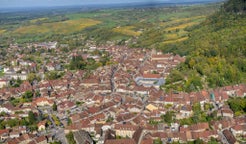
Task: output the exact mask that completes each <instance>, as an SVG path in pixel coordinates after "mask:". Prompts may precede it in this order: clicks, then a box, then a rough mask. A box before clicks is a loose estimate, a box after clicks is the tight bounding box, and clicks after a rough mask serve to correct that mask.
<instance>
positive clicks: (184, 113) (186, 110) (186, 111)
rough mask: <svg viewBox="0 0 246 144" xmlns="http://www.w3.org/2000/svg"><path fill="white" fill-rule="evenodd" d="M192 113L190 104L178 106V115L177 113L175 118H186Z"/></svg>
mask: <svg viewBox="0 0 246 144" xmlns="http://www.w3.org/2000/svg"><path fill="white" fill-rule="evenodd" d="M192 114H193V111H192V108H191V106H190V105H184V106H181V108H180V115H179V116H178V115H177V119H183V118H188V117H190V116H191V115H192Z"/></svg>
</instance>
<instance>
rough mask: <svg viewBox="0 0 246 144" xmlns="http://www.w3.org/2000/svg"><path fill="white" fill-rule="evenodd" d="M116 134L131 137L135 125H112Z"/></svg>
mask: <svg viewBox="0 0 246 144" xmlns="http://www.w3.org/2000/svg"><path fill="white" fill-rule="evenodd" d="M114 129H115V131H116V135H117V136H121V137H129V138H132V136H133V134H134V132H135V131H136V130H137V126H134V125H129V124H116V125H115V127H114Z"/></svg>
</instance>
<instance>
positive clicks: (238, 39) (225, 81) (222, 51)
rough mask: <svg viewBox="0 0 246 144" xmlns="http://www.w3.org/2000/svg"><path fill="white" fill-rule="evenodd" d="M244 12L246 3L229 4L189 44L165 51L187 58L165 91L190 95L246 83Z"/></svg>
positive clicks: (231, 1)
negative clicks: (184, 92)
mask: <svg viewBox="0 0 246 144" xmlns="http://www.w3.org/2000/svg"><path fill="white" fill-rule="evenodd" d="M245 10H246V1H245V0H229V1H227V2H226V3H225V4H224V5H223V6H222V7H221V9H220V11H218V12H217V13H215V14H214V15H212V16H210V17H209V18H207V19H206V20H205V21H204V22H203V23H201V24H200V25H199V26H196V27H194V28H193V29H192V30H191V32H190V34H189V39H188V40H187V41H185V42H182V43H178V44H175V45H174V44H173V45H168V46H167V47H165V48H163V51H164V52H167V51H174V52H176V53H180V54H188V56H187V60H186V62H185V63H183V64H182V65H180V67H178V68H177V70H174V71H173V72H172V73H171V75H170V76H169V77H168V79H167V85H166V86H165V88H166V90H171V89H172V90H177V91H181V90H185V91H188V92H189V91H194V90H200V89H203V88H205V89H208V88H215V87H221V86H226V85H231V84H237V83H244V82H245V81H246V25H245V23H246V14H245Z"/></svg>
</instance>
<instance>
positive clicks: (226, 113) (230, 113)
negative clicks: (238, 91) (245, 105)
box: [218, 107, 234, 118]
mask: <svg viewBox="0 0 246 144" xmlns="http://www.w3.org/2000/svg"><path fill="white" fill-rule="evenodd" d="M218 112H221V116H223V117H229V118H233V116H234V114H233V111H232V110H231V109H230V108H229V107H223V108H221V110H220V111H218Z"/></svg>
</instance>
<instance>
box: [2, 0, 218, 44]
mask: <svg viewBox="0 0 246 144" xmlns="http://www.w3.org/2000/svg"><path fill="white" fill-rule="evenodd" d="M219 6H220V5H219V4H207V5H192V6H176V7H158V8H136V9H132V8H125V9H102V10H92V11H80V10H79V9H74V10H70V11H66V10H64V11H63V12H62V13H61V14H56V13H55V12H54V11H43V12H38V13H31V14H30V13H28V12H27V13H20V14H19V13H16V14H15V15H13V14H9V15H8V14H6V16H1V15H0V34H1V35H0V41H1V43H0V45H1V44H3V42H5V41H6V39H10V40H9V41H8V42H10V41H11V40H13V39H11V38H12V37H14V38H15V39H14V40H15V42H17V43H25V42H32V41H47V40H48V41H51V40H56V41H58V42H60V43H64V44H69V45H70V46H76V45H79V43H78V41H79V42H80V44H85V43H87V42H86V41H90V42H91V41H94V42H95V44H96V45H100V44H105V43H110V44H112V43H113V44H116V45H118V44H119V45H122V44H123V45H128V46H129V47H145V48H153V47H155V48H164V47H165V46H166V45H169V44H172V43H177V42H181V41H185V40H186V39H187V38H188V34H189V30H188V29H189V28H190V27H192V26H194V25H197V24H199V23H201V22H202V21H203V20H204V19H205V18H206V17H207V16H209V15H210V14H212V13H213V12H214V11H215V10H216V9H217V8H218V7H219ZM57 11H61V10H57ZM52 13H54V14H52Z"/></svg>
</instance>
